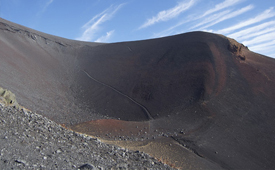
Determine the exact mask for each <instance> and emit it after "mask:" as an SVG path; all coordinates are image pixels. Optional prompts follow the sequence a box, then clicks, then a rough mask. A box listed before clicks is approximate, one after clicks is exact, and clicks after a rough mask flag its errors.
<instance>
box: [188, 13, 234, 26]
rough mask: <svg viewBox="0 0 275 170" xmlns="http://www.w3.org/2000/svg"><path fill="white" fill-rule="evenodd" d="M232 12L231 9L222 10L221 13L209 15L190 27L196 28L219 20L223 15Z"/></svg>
mask: <svg viewBox="0 0 275 170" xmlns="http://www.w3.org/2000/svg"><path fill="white" fill-rule="evenodd" d="M230 12H231V10H226V11H222V12H220V13H217V14H214V15H211V16H210V17H207V18H205V19H204V20H203V21H201V22H199V23H198V24H197V25H194V26H192V27H191V28H190V29H194V28H197V27H199V26H202V25H205V24H207V23H210V22H213V21H217V20H218V19H220V18H221V17H223V16H225V15H227V14H229V13H230Z"/></svg>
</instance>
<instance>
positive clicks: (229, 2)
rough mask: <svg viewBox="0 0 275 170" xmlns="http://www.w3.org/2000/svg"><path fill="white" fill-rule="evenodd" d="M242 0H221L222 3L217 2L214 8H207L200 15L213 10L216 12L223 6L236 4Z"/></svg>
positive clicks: (210, 12) (205, 14)
mask: <svg viewBox="0 0 275 170" xmlns="http://www.w3.org/2000/svg"><path fill="white" fill-rule="evenodd" d="M242 1H243V0H225V1H223V2H222V3H219V4H217V5H215V8H212V9H209V10H207V11H206V12H205V13H204V14H203V15H202V17H205V16H207V15H209V14H212V13H214V12H217V11H220V10H222V9H225V8H228V7H230V6H233V5H236V4H238V3H240V2H242Z"/></svg>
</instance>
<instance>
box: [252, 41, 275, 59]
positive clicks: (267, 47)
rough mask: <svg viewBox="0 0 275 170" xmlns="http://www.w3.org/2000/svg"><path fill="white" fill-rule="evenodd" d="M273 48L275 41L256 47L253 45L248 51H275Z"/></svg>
mask: <svg viewBox="0 0 275 170" xmlns="http://www.w3.org/2000/svg"><path fill="white" fill-rule="evenodd" d="M274 47H275V40H273V41H268V42H265V43H261V44H257V45H253V46H251V47H249V49H251V50H253V51H264V52H265V51H267V50H270V49H271V50H273V51H275V50H274ZM274 57H275V56H274Z"/></svg>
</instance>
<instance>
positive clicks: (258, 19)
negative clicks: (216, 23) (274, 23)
mask: <svg viewBox="0 0 275 170" xmlns="http://www.w3.org/2000/svg"><path fill="white" fill-rule="evenodd" d="M274 16H275V12H273V7H271V8H269V9H267V10H265V11H264V12H263V13H261V14H260V15H257V16H256V17H254V18H251V19H248V20H246V21H243V22H240V23H239V24H236V25H233V26H231V27H228V28H225V29H222V30H219V31H218V33H220V34H227V33H230V32H232V31H234V30H237V29H240V28H243V27H246V26H249V25H252V24H255V23H258V22H261V21H263V20H265V19H268V18H271V17H274Z"/></svg>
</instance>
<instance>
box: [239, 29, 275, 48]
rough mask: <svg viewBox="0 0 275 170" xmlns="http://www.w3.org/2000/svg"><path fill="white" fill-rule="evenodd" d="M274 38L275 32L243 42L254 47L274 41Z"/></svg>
mask: <svg viewBox="0 0 275 170" xmlns="http://www.w3.org/2000/svg"><path fill="white" fill-rule="evenodd" d="M274 37H275V32H271V33H267V34H264V35H260V36H257V37H255V38H253V39H251V40H246V41H243V44H245V45H246V46H252V45H256V44H260V43H263V42H267V41H273V40H274Z"/></svg>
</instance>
